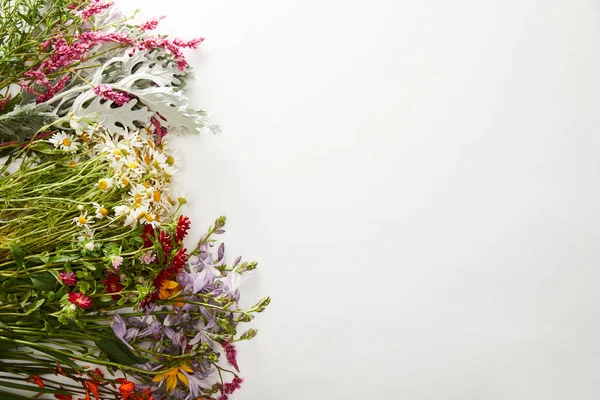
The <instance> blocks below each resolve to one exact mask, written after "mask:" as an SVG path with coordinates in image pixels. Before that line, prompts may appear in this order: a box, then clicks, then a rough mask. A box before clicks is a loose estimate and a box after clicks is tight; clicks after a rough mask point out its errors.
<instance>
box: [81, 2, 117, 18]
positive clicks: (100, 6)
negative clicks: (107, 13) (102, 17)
mask: <svg viewBox="0 0 600 400" xmlns="http://www.w3.org/2000/svg"><path fill="white" fill-rule="evenodd" d="M112 5H113V3H100V0H92V1H90V5H89V7H88V8H86V9H85V10H83V11H82V12H81V19H83V20H84V21H87V19H88V18H90V17H92V16H94V15H98V14H100V13H101V12H102V11H104V10H106V9H107V8H110V7H111V6H112Z"/></svg>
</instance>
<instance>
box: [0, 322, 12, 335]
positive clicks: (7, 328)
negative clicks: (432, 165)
mask: <svg viewBox="0 0 600 400" xmlns="http://www.w3.org/2000/svg"><path fill="white" fill-rule="evenodd" d="M0 328H2V329H4V330H5V331H6V332H8V334H9V335H12V334H13V333H14V331H13V330H12V329H11V328H10V326H8V325H6V324H5V323H4V322H0Z"/></svg>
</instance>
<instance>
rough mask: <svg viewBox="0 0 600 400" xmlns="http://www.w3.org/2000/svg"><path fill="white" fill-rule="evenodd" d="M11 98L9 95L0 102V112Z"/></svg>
mask: <svg viewBox="0 0 600 400" xmlns="http://www.w3.org/2000/svg"><path fill="white" fill-rule="evenodd" d="M11 97H12V96H11V95H10V93H9V94H8V95H7V96H6V97H5V98H3V99H2V100H0V111H2V110H4V107H6V104H7V103H8V102H9V101H10V98H11Z"/></svg>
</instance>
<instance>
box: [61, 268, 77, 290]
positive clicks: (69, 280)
mask: <svg viewBox="0 0 600 400" xmlns="http://www.w3.org/2000/svg"><path fill="white" fill-rule="evenodd" d="M58 276H60V280H61V281H63V283H64V284H65V285H67V286H75V284H76V283H77V275H75V272H68V271H65V272H59V273H58Z"/></svg>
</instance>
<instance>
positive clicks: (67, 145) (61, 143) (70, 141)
mask: <svg viewBox="0 0 600 400" xmlns="http://www.w3.org/2000/svg"><path fill="white" fill-rule="evenodd" d="M49 142H50V143H52V144H53V145H54V147H56V148H59V149H62V150H67V151H73V150H77V148H78V147H79V144H78V143H77V141H76V139H75V136H73V135H71V134H68V133H65V132H57V133H55V134H54V135H52V137H51V138H50V139H49Z"/></svg>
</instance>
